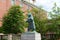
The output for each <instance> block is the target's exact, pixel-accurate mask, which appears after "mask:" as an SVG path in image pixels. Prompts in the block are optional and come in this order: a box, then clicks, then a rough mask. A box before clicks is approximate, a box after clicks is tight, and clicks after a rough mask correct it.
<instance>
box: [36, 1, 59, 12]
mask: <svg viewBox="0 0 60 40" xmlns="http://www.w3.org/2000/svg"><path fill="white" fill-rule="evenodd" d="M55 2H56V4H57V6H59V7H60V0H36V2H35V5H37V6H42V7H43V9H45V10H46V11H51V9H52V7H53V5H54V3H55Z"/></svg>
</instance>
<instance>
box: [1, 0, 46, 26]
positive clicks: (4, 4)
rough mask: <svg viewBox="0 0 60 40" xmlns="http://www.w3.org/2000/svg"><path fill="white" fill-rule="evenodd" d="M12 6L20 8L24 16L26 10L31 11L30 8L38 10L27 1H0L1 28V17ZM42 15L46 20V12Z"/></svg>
mask: <svg viewBox="0 0 60 40" xmlns="http://www.w3.org/2000/svg"><path fill="white" fill-rule="evenodd" d="M13 5H19V6H21V7H22V10H23V12H24V15H26V14H27V13H28V12H27V10H28V9H29V10H31V9H32V8H37V9H40V8H38V7H37V6H35V5H33V4H32V3H29V2H28V1H27V0H0V26H2V25H1V24H2V22H1V21H2V18H3V16H4V15H5V14H6V13H7V11H8V9H9V8H10V7H11V6H13ZM40 10H41V9H40ZM42 15H45V16H44V17H45V18H47V12H45V13H43V14H42ZM42 18H43V17H42Z"/></svg>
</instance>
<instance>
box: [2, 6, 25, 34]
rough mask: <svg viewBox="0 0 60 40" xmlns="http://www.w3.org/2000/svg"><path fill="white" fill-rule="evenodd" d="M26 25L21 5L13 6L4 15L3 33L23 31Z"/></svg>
mask: <svg viewBox="0 0 60 40" xmlns="http://www.w3.org/2000/svg"><path fill="white" fill-rule="evenodd" d="M24 25H25V22H24V16H23V12H22V11H21V8H20V6H12V7H11V8H10V9H9V11H8V13H7V15H5V16H4V17H3V26H2V27H3V31H4V32H3V33H6V34H9V33H15V34H16V33H22V32H24Z"/></svg>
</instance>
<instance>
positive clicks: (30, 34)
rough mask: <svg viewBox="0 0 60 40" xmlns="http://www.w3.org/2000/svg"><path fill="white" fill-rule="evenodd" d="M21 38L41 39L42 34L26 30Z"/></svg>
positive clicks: (23, 39) (26, 39)
mask: <svg viewBox="0 0 60 40" xmlns="http://www.w3.org/2000/svg"><path fill="white" fill-rule="evenodd" d="M21 40H41V34H40V33H37V32H26V33H23V34H22V35H21Z"/></svg>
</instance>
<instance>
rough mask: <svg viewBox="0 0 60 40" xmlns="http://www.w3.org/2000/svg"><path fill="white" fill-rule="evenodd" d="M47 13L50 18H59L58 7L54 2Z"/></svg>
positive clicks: (59, 11)
mask: <svg viewBox="0 0 60 40" xmlns="http://www.w3.org/2000/svg"><path fill="white" fill-rule="evenodd" d="M49 15H50V17H51V18H59V17H60V8H59V7H58V6H57V4H56V3H54V6H53V8H52V11H51V12H49Z"/></svg>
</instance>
